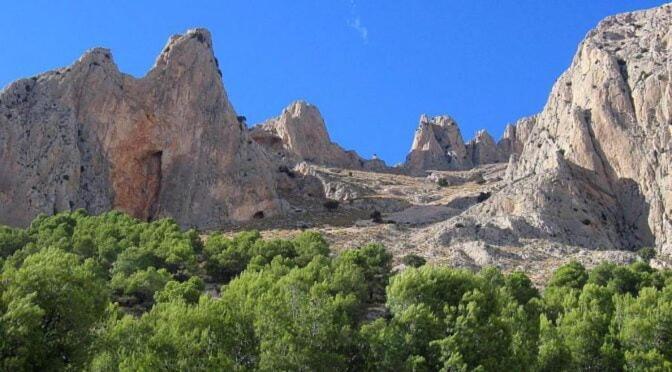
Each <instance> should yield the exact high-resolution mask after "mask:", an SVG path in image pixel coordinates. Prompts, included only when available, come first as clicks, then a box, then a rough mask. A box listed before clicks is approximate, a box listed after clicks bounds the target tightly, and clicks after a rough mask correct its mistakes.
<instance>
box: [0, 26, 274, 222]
mask: <svg viewBox="0 0 672 372" xmlns="http://www.w3.org/2000/svg"><path fill="white" fill-rule="evenodd" d="M220 74H221V73H220V71H219V70H218V67H217V60H216V59H215V57H214V54H213V50H212V42H211V38H210V34H209V33H208V31H206V30H203V29H196V30H190V31H188V32H187V33H186V34H184V35H178V36H173V37H171V38H170V40H169V42H168V44H167V45H166V46H165V48H164V49H163V51H162V52H161V54H160V55H159V57H158V58H157V59H156V63H155V65H154V67H152V69H151V70H150V71H149V72H148V73H147V75H146V76H144V77H142V78H140V79H135V78H133V77H131V76H129V75H126V74H123V73H121V72H119V70H118V68H117V66H116V65H115V63H114V61H113V58H112V54H111V53H110V51H109V50H107V49H101V48H97V49H93V50H90V51H88V52H87V53H86V54H84V55H83V56H82V57H81V58H80V59H79V60H78V61H76V62H75V63H74V64H73V65H71V66H70V67H67V68H62V69H58V70H55V71H50V72H47V73H44V74H41V75H38V76H36V77H32V78H29V79H23V80H19V81H16V82H14V83H12V84H11V85H9V86H8V87H7V88H5V89H4V90H3V91H2V92H0V175H2V177H0V223H3V224H10V225H26V224H27V223H29V222H30V221H31V220H32V219H33V218H34V217H35V216H36V215H38V214H39V213H47V214H51V213H55V212H59V211H63V210H71V209H76V208H85V209H87V210H88V211H90V212H92V213H99V212H102V211H105V210H109V209H111V208H115V209H120V210H123V211H126V212H128V213H130V214H132V215H133V216H136V217H138V218H141V219H154V218H158V217H161V216H171V217H173V218H175V219H176V220H177V221H179V222H180V224H182V225H184V226H197V227H199V228H211V227H218V226H222V225H223V224H224V223H225V222H226V221H229V220H245V219H249V218H251V217H252V216H255V215H260V214H263V215H267V216H268V215H273V214H276V213H278V212H280V209H281V204H280V201H279V199H278V198H277V196H276V192H275V180H274V179H273V178H272V176H271V172H270V171H269V170H270V169H271V167H272V165H271V163H270V161H269V160H268V159H267V157H266V155H265V154H263V152H262V151H261V150H260V149H258V147H257V146H255V145H254V144H253V142H252V141H251V140H249V139H248V136H247V133H246V130H245V128H244V127H243V126H242V125H241V124H240V123H239V122H238V120H237V117H236V113H235V111H234V109H233V107H232V106H231V103H230V102H229V101H228V99H227V95H226V92H225V91H224V88H223V86H222V83H221V77H220Z"/></svg>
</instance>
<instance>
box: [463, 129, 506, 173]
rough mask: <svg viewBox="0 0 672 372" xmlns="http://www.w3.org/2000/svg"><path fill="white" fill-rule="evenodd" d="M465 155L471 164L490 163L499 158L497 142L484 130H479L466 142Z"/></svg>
mask: <svg viewBox="0 0 672 372" xmlns="http://www.w3.org/2000/svg"><path fill="white" fill-rule="evenodd" d="M466 146H467V157H468V158H469V159H470V161H471V164H473V165H481V164H492V163H496V162H497V161H498V160H499V154H498V152H497V144H496V143H495V140H494V139H492V136H491V135H490V134H489V133H488V132H487V131H485V130H480V131H478V132H477V133H476V136H475V137H474V139H472V140H471V141H469V142H467V145H466Z"/></svg>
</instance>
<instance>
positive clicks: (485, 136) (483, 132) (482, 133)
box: [469, 129, 495, 143]
mask: <svg viewBox="0 0 672 372" xmlns="http://www.w3.org/2000/svg"><path fill="white" fill-rule="evenodd" d="M484 141H489V142H493V143H494V142H495V140H494V138H492V136H491V135H490V133H488V131H487V129H480V130H479V131H477V132H476V135H475V136H474V138H473V139H472V140H471V141H469V142H470V143H471V142H474V143H476V142H484Z"/></svg>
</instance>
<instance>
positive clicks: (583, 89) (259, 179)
mask: <svg viewBox="0 0 672 372" xmlns="http://www.w3.org/2000/svg"><path fill="white" fill-rule="evenodd" d="M671 30H672V5H670V4H668V5H664V6H661V7H658V8H655V9H651V10H645V11H639V12H633V13H627V14H622V15H617V16H613V17H609V18H607V19H605V20H604V21H602V22H601V23H600V24H599V25H598V26H597V27H596V28H595V29H594V30H592V31H591V32H589V33H588V35H587V36H586V38H585V40H584V41H583V42H582V43H581V44H580V46H579V48H578V51H577V53H576V56H575V57H574V60H573V61H572V64H571V66H570V67H569V69H568V70H567V71H566V72H565V73H564V74H562V75H561V76H560V78H559V79H558V80H557V82H556V83H555V85H554V87H553V89H552V91H551V94H550V96H549V99H548V102H547V104H546V106H545V107H544V108H543V110H542V112H540V113H539V114H537V115H534V116H531V117H527V118H522V119H520V120H518V121H517V122H516V123H514V124H510V125H508V126H507V127H506V130H505V131H504V135H503V137H502V138H501V139H500V140H499V141H495V139H493V138H492V136H490V135H489V134H488V133H487V132H485V131H480V132H478V133H477V135H476V137H475V138H474V139H472V140H470V141H468V142H465V141H464V139H463V137H462V134H461V132H460V129H459V127H458V125H457V123H456V122H455V120H453V119H452V118H451V117H449V116H445V115H444V116H437V117H428V116H426V115H422V116H421V117H420V122H419V125H418V129H417V131H416V133H415V137H414V139H413V144H412V147H411V150H410V152H409V154H408V157H407V159H406V162H405V163H404V164H402V165H400V166H397V167H389V166H387V165H385V163H384V162H382V161H381V160H379V159H371V160H368V159H363V158H361V157H360V156H359V155H357V154H356V153H355V152H354V151H346V150H344V149H343V148H341V147H340V146H339V145H337V144H335V143H333V142H332V141H331V139H330V137H329V134H328V132H327V129H326V125H325V121H324V119H323V118H322V116H321V114H320V112H319V110H318V108H317V107H315V106H313V105H311V104H309V103H306V102H304V101H297V102H294V103H292V104H291V105H290V106H289V107H287V108H286V109H284V110H283V111H282V113H281V114H280V115H279V116H278V117H276V118H273V119H270V120H268V121H266V122H264V123H261V124H259V125H257V126H254V127H251V128H247V126H246V124H245V120H244V118H243V117H239V116H237V115H236V113H235V111H234V110H233V108H232V106H231V103H230V102H229V101H228V99H227V96H226V93H225V91H224V88H223V87H222V84H221V79H220V74H221V72H220V71H219V70H218V68H217V61H216V59H215V58H214V55H213V52H212V45H211V40H210V35H209V34H208V32H207V31H205V30H202V29H198V30H192V31H188V32H187V33H186V34H185V35H182V36H175V37H173V38H171V39H170V41H169V43H168V45H167V46H166V47H165V49H164V50H163V52H162V53H161V55H160V56H159V58H158V59H157V62H156V64H155V66H154V67H153V68H152V70H151V71H150V72H149V73H148V74H147V75H146V76H145V77H143V78H141V79H134V78H132V77H130V76H128V75H124V74H122V73H120V72H119V71H118V69H117V68H116V66H115V65H114V62H113V60H112V57H111V54H110V52H109V51H108V50H105V49H94V50H92V51H90V52H87V53H86V54H85V55H84V56H83V57H82V58H81V59H80V60H79V61H77V62H76V63H75V64H73V65H72V66H70V67H68V68H64V69H60V70H55V71H51V72H47V73H45V74H42V75H39V76H37V77H34V78H31V79H24V80H20V81H17V82H15V83H13V84H11V85H10V86H9V87H7V88H5V89H4V90H3V91H2V92H1V93H0V174H2V175H3V176H4V177H0V223H5V224H10V225H25V224H26V223H28V221H30V220H31V219H32V218H33V217H34V216H35V215H37V214H38V213H47V214H50V213H54V212H57V211H62V210H69V209H75V208H85V209H87V210H89V211H90V212H93V213H98V212H101V211H104V210H107V209H111V208H116V209H121V210H124V211H127V212H129V213H131V214H133V215H134V216H136V217H139V218H142V219H155V218H159V217H163V216H171V217H173V218H175V219H176V220H177V221H178V222H179V223H180V224H181V225H183V226H195V227H198V228H201V229H216V228H223V229H225V230H231V231H233V230H237V229H240V228H251V227H254V228H259V229H262V230H264V231H265V234H270V235H274V234H276V235H291V234H293V233H295V232H296V231H299V230H301V229H304V228H315V229H319V230H321V231H323V232H325V234H326V235H327V237H328V238H329V239H331V242H332V243H333V244H334V246H335V247H336V248H347V247H348V246H350V245H352V244H354V242H355V241H356V242H357V244H360V243H363V241H362V239H364V240H368V239H371V240H376V239H377V240H382V241H384V242H386V243H387V244H388V246H390V247H391V250H392V251H393V252H394V253H395V255H396V256H397V257H401V256H403V255H404V254H406V253H409V252H414V253H417V254H420V255H423V256H425V257H426V258H429V259H430V260H432V261H436V262H448V263H452V264H455V265H462V266H483V265H488V264H496V265H499V266H501V267H504V268H509V269H512V268H523V269H526V270H537V271H538V272H540V273H542V274H539V275H543V270H544V269H546V268H552V267H555V266H557V265H558V264H559V263H561V262H564V261H566V260H568V259H570V258H574V259H578V260H581V261H584V262H587V263H591V262H597V261H600V260H604V259H609V260H614V261H627V260H631V259H632V258H633V254H632V251H633V250H635V249H638V248H641V247H644V246H655V247H657V248H658V251H659V252H660V253H662V255H663V256H665V255H669V254H670V253H672V221H671V217H670V216H671V215H672V177H671V176H670V164H671V160H672V159H671V158H670V156H671V155H670V154H671V152H670V151H671V150H672V149H671V148H670V147H671V146H672V145H670V139H671V138H670V137H671V135H672V133H671V128H672V84H671V82H670V81H671V80H672V53H671V52H670V48H672V31H671ZM5 175H6V176H5Z"/></svg>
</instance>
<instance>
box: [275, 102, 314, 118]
mask: <svg viewBox="0 0 672 372" xmlns="http://www.w3.org/2000/svg"><path fill="white" fill-rule="evenodd" d="M309 111H312V112H313V113H316V114H317V115H318V116H319V117H320V118H321V117H322V114H321V113H320V110H319V109H318V108H317V106H315V105H313V104H312V103H310V102H308V101H305V100H301V99H299V100H296V101H293V102H292V103H290V104H289V106H287V107H286V108H285V109H284V110H283V113H285V112H286V113H289V114H291V115H292V116H299V115H302V114H304V113H307V112H309Z"/></svg>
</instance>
